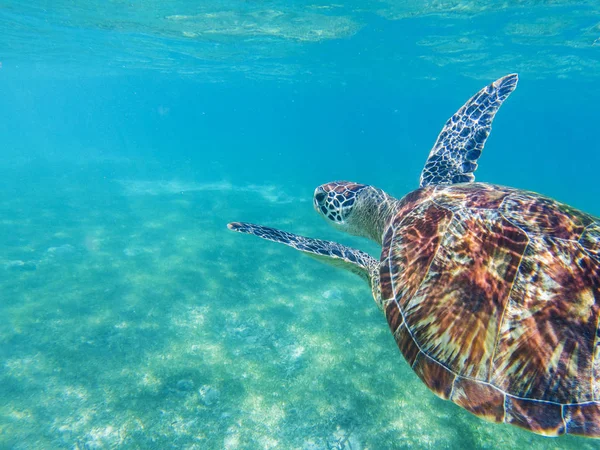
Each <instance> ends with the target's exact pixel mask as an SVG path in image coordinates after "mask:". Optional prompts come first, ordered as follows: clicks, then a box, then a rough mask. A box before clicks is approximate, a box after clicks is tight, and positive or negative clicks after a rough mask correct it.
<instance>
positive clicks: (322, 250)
mask: <svg viewBox="0 0 600 450" xmlns="http://www.w3.org/2000/svg"><path fill="white" fill-rule="evenodd" d="M227 228H229V229H230V230H233V231H237V232H239V233H246V234H253V235H255V236H258V237H259V238H263V239H266V240H268V241H273V242H279V243H280V244H285V245H289V246H290V247H292V248H295V249H296V250H300V251H301V252H304V253H306V254H308V255H310V256H312V257H314V258H317V259H318V260H320V261H323V262H325V263H327V264H331V265H332V266H336V267H341V268H343V269H346V270H349V271H351V272H353V273H355V274H357V275H360V276H361V277H362V278H364V279H365V280H367V281H368V282H369V285H370V286H371V289H372V290H373V294H374V295H377V292H378V291H379V261H377V260H376V259H375V258H373V257H372V256H370V255H369V254H367V253H365V252H363V251H360V250H356V249H354V248H350V247H346V246H345V245H342V244H338V243H337V242H332V241H322V240H320V239H312V238H308V237H304V236H298V235H297V234H292V233H288V232H287V231H281V230H277V229H275V228H270V227H265V226H262V225H254V224H251V223H244V222H232V223H230V224H227ZM376 298H377V297H376Z"/></svg>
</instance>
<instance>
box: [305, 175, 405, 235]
mask: <svg viewBox="0 0 600 450" xmlns="http://www.w3.org/2000/svg"><path fill="white" fill-rule="evenodd" d="M396 204H397V200H396V199H394V198H393V197H390V196H389V195H387V194H386V193H385V192H383V191H382V190H381V189H377V188H375V187H373V186H368V185H365V184H359V183H353V182H349V181H334V182H331V183H326V184H322V185H321V186H319V187H318V188H317V189H315V194H314V198H313V205H314V207H315V210H316V211H317V212H318V213H319V214H320V215H321V216H323V218H325V220H326V221H327V222H329V223H330V224H331V225H333V227H335V228H337V229H338V230H340V231H345V232H346V233H350V234H354V235H356V236H363V237H366V238H369V239H372V240H374V241H375V242H377V243H379V244H381V242H382V237H383V232H384V230H385V228H386V226H387V224H388V223H389V221H390V220H391V217H392V216H393V214H394V212H395V209H396Z"/></svg>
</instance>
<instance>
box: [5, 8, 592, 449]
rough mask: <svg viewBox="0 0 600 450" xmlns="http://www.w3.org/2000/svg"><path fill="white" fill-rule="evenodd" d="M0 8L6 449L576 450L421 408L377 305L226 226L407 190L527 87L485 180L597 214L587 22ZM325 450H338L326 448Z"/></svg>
mask: <svg viewBox="0 0 600 450" xmlns="http://www.w3.org/2000/svg"><path fill="white" fill-rule="evenodd" d="M544 3H545V2H541V3H540V2H531V4H528V3H527V2H520V3H519V6H511V7H509V6H506V4H504V3H503V4H502V5H501V4H499V3H498V2H491V3H490V2H483V1H477V0H471V1H467V0H465V1H462V2H446V1H441V2H435V3H428V2H392V1H354V2H348V3H345V4H333V3H332V4H329V3H327V2H285V1H272V2H261V3H254V2H241V1H227V2H198V3H197V4H194V3H193V2H159V1H145V2H109V3H105V2H86V4H85V5H76V4H74V3H72V2H66V1H57V2H37V3H35V4H34V5H33V6H32V4H31V3H30V2H19V1H9V2H4V3H3V4H2V5H0V63H1V67H0V138H1V141H0V152H1V153H0V155H1V158H0V194H1V197H0V211H1V215H0V249H2V252H1V253H0V448H18V449H29V448H32V449H33V448H35V449H37V448H70V449H72V448H79V449H83V448H117V447H118V448H160V449H162V448H190V449H191V448H198V449H205V448H214V449H221V448H232V449H233V448H243V449H255V448H301V449H325V448H344V449H350V448H352V449H367V448H377V449H379V448H408V447H414V448H510V447H517V446H518V447H523V446H525V445H527V446H531V447H532V448H547V447H548V446H549V445H552V446H557V447H558V446H560V447H563V446H564V447H565V448H594V447H595V446H597V445H598V444H596V443H594V442H593V441H591V440H586V439H582V438H577V437H562V438H559V440H551V441H549V440H547V439H546V438H543V437H540V436H536V435H533V434H531V433H528V432H525V431H522V430H519V429H516V428H513V427H509V426H507V425H495V424H489V423H487V422H483V421H482V420H480V419H478V418H475V417H473V416H471V415H470V414H469V413H467V412H465V411H463V410H462V409H460V408H458V407H456V406H455V405H453V404H451V403H449V402H445V401H442V400H440V399H438V398H436V397H435V396H434V395H433V394H431V393H430V392H429V391H428V390H427V388H426V387H424V386H423V385H422V384H421V383H420V381H419V380H418V378H417V377H416V376H415V375H414V374H413V373H412V371H411V369H410V367H408V365H407V364H406V363H405V362H404V361H403V359H402V357H401V355H400V354H399V352H398V350H397V348H396V347H395V343H394V341H393V338H392V337H391V336H390V335H389V332H388V329H387V325H386V323H385V320H384V318H383V317H382V316H381V315H380V313H379V311H378V310H377V308H376V307H375V305H374V304H373V301H372V299H371V295H370V292H369V289H368V287H367V286H366V285H364V284H363V283H362V281H361V280H360V279H358V278H356V277H354V276H353V275H351V274H347V273H344V272H342V271H338V270H335V269H333V268H330V267H326V266H322V265H320V264H319V263H318V262H316V261H313V260H311V259H309V258H306V257H304V256H302V255H299V254H296V253H295V252H293V251H292V250H290V249H287V248H280V246H277V245H275V244H268V243H265V242H261V241H259V240H258V239H251V238H246V237H244V236H240V235H235V234H233V233H231V232H229V231H228V230H227V229H226V227H225V224H226V223H227V222H229V221H232V220H245V221H253V222H258V223H263V224H267V225H271V226H275V227H278V228H282V229H286V230H288V231H292V232H296V233H300V234H304V235H309V236H315V237H321V238H326V239H333V240H337V241H340V242H344V243H346V244H349V245H352V246H355V247H360V248H362V249H365V250H367V251H370V252H371V253H372V254H373V255H376V254H377V253H376V252H377V248H376V246H375V245H374V244H371V243H369V242H366V241H362V240H360V239H357V238H351V237H348V236H343V235H341V234H340V233H338V232H336V231H334V230H333V229H331V228H329V227H328V226H327V225H326V224H325V223H324V222H323V221H322V220H321V219H319V218H318V217H317V215H316V214H315V213H314V212H313V211H312V207H311V195H312V192H313V190H314V187H315V186H317V185H319V184H321V183H324V182H327V181H331V180H337V179H346V180H354V181H358V182H362V183H368V184H373V185H376V186H378V187H380V188H383V189H384V190H386V191H387V192H389V193H390V194H392V195H394V196H397V197H400V196H402V195H404V194H406V193H408V192H410V191H411V190H412V189H414V188H416V187H417V185H418V180H419V174H420V171H421V168H422V167H423V164H424V162H425V159H426V157H427V154H428V152H429V149H430V148H431V146H432V145H433V143H434V141H435V139H436V137H437V134H438V133H439V131H440V129H441V127H442V126H443V124H444V122H445V121H446V119H447V118H448V117H449V116H450V115H451V114H452V113H453V112H454V111H456V110H457V109H458V108H459V107H460V106H461V105H462V104H463V103H464V102H465V101H466V100H467V99H468V98H469V97H470V96H471V95H473V94H474V93H475V92H476V91H477V90H479V89H480V88H481V87H483V86H484V85H486V84H488V83H490V82H491V81H493V80H495V79H496V78H498V77H500V76H502V75H504V74H507V73H511V72H518V73H519V75H520V82H519V86H518V88H517V90H516V91H515V92H514V93H513V94H512V95H511V97H510V98H509V99H508V100H507V101H506V103H505V104H504V105H503V106H502V108H501V110H500V112H499V113H498V115H497V117H496V119H495V121H494V126H493V131H492V133H491V135H490V138H489V140H488V142H487V144H486V147H485V151H484V154H483V156H482V158H481V159H480V167H479V169H478V171H477V172H476V176H477V180H478V181H487V182H493V183H498V184H504V185H510V186H515V187H519V188H524V189H528V190H533V191H537V192H540V193H543V194H546V195H549V196H552V197H555V198H557V199H559V200H561V201H565V202H567V203H570V204H572V205H573V206H575V207H578V208H580V209H583V210H585V211H587V212H589V213H592V214H594V215H597V216H600V206H599V204H598V200H597V199H598V198H599V197H600V184H599V183H598V168H599V167H600V151H599V150H600V148H599V145H598V141H597V135H598V132H597V130H598V117H599V116H598V111H597V105H598V104H599V103H600V87H599V86H600V84H599V83H598V81H599V79H600V53H599V51H600V50H599V48H600V47H599V46H600V6H597V5H596V4H595V3H593V2H584V1H573V2H569V1H555V2H549V3H550V4H549V5H545V4H544ZM336 446H337V447H336Z"/></svg>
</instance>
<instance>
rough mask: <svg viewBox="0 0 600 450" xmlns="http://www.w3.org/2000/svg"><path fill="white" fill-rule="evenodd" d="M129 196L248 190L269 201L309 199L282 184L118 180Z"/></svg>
mask: <svg viewBox="0 0 600 450" xmlns="http://www.w3.org/2000/svg"><path fill="white" fill-rule="evenodd" d="M116 181H117V183H119V184H120V185H121V186H122V187H123V190H124V193H125V195H127V196H142V195H175V194H184V193H186V192H248V193H251V194H256V195H258V196H260V197H262V199H263V200H265V201H266V202H268V203H279V204H285V203H292V202H298V201H304V202H305V201H308V200H307V199H301V198H296V197H293V196H290V195H289V194H287V193H286V192H285V190H284V189H283V188H282V187H280V186H275V185H258V184H248V185H246V186H237V185H234V184H231V183H229V182H228V181H218V182H208V183H197V182H186V181H179V180H162V181H161V180H158V181H148V180H116Z"/></svg>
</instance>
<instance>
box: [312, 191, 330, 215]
mask: <svg viewBox="0 0 600 450" xmlns="http://www.w3.org/2000/svg"><path fill="white" fill-rule="evenodd" d="M326 197H327V194H326V193H325V191H324V190H323V188H322V187H318V188H317V189H315V195H314V201H313V206H314V207H315V210H316V211H317V212H319V211H320V209H321V205H323V201H324V200H325V198H326Z"/></svg>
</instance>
